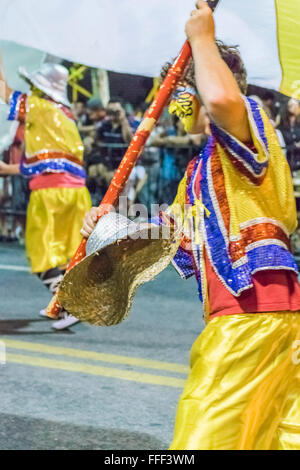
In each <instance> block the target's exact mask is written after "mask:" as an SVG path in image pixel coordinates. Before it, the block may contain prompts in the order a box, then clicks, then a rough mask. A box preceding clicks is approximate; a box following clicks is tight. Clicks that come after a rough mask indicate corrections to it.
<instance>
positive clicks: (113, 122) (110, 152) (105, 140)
mask: <svg viewBox="0 0 300 470" xmlns="http://www.w3.org/2000/svg"><path fill="white" fill-rule="evenodd" d="M106 114H107V117H106V119H104V120H103V121H102V122H101V123H100V124H99V125H97V131H96V136H95V140H94V144H93V146H92V149H91V152H90V153H89V155H88V157H87V165H88V175H89V182H88V188H89V189H90V191H91V193H92V200H93V203H99V202H100V201H101V199H102V197H103V196H104V194H105V191H106V189H107V188H108V186H109V183H110V181H111V179H112V177H113V174H114V172H115V170H116V169H117V168H118V166H119V165H120V163H121V160H122V158H123V155H124V153H125V151H126V147H127V145H128V144H129V143H130V141H131V139H132V137H133V132H132V129H131V127H130V124H129V122H128V119H127V117H126V112H125V109H124V108H123V106H122V101H121V100H120V99H119V98H117V99H112V100H111V101H110V102H109V104H108V106H107V110H106ZM84 143H85V145H86V140H85V141H84ZM114 145H115V146H114ZM95 191H96V192H95ZM96 199H97V200H96Z"/></svg>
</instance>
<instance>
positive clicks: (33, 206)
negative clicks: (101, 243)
mask: <svg viewBox="0 0 300 470" xmlns="http://www.w3.org/2000/svg"><path fill="white" fill-rule="evenodd" d="M90 207H91V198H90V195H89V192H88V190H87V188H50V189H39V190H37V191H32V193H31V195H30V201H29V205H28V210H27V225H26V251H27V256H28V258H29V261H30V264H31V269H32V272H34V273H38V272H44V271H47V270H48V269H51V268H55V267H57V266H64V265H66V264H67V263H68V261H69V260H70V259H71V258H72V256H73V255H74V254H75V251H76V249H77V248H78V245H79V243H80V240H81V235H80V229H81V227H82V222H83V217H84V214H85V212H86V211H88V210H89V209H90Z"/></svg>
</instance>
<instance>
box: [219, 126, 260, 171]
mask: <svg viewBox="0 0 300 470" xmlns="http://www.w3.org/2000/svg"><path fill="white" fill-rule="evenodd" d="M210 127H211V131H212V133H213V135H214V136H215V137H216V139H217V140H218V142H220V144H221V145H222V147H226V148H228V150H229V152H233V153H234V155H233V156H235V155H236V156H237V157H240V158H241V159H242V160H243V161H244V162H245V163H247V164H248V165H249V166H250V168H249V169H251V170H252V171H253V172H254V175H255V176H261V175H262V173H263V171H264V169H265V168H267V167H268V164H269V163H268V161H265V162H263V163H260V162H258V161H257V160H256V159H255V158H254V156H253V153H252V152H251V151H250V150H248V149H247V148H246V147H243V146H242V145H240V143H239V142H238V141H237V140H235V139H233V138H232V137H231V136H230V135H229V134H227V133H226V132H225V131H223V130H222V129H220V128H218V127H217V126H216V125H215V124H211V126H210ZM242 163H243V162H242ZM246 168H247V167H246Z"/></svg>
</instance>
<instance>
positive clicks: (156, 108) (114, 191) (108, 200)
mask: <svg viewBox="0 0 300 470" xmlns="http://www.w3.org/2000/svg"><path fill="white" fill-rule="evenodd" d="M218 2H219V0H209V1H208V4H209V6H210V7H211V8H212V10H214V9H215V8H216V6H217V4H218ZM191 57H192V50H191V46H190V44H189V42H188V41H186V42H185V43H184V46H183V48H182V49H181V52H180V53H179V55H178V57H177V59H176V60H175V62H174V64H173V65H172V67H171V68H170V70H169V72H168V74H167V76H166V78H165V80H164V82H163V83H162V85H161V87H160V89H159V91H158V93H157V95H156V97H155V99H154V101H153V103H152V105H151V106H150V108H149V109H148V110H147V112H146V114H145V116H144V118H143V121H142V122H141V124H140V126H139V128H138V129H137V131H136V133H135V135H134V137H133V139H132V141H131V143H130V146H129V147H128V150H127V152H126V153H125V155H124V157H123V159H122V161H121V163H120V166H119V168H118V169H117V171H116V173H115V175H114V177H113V179H112V181H111V183H110V186H109V188H108V190H107V192H106V194H105V196H104V198H103V200H102V202H101V204H100V206H99V207H100V216H99V218H101V217H102V216H103V215H105V214H106V213H108V212H109V210H108V206H110V207H111V206H116V205H117V204H118V201H119V197H120V195H121V194H122V192H123V191H124V189H125V186H126V183H127V181H128V179H129V176H130V174H131V172H132V169H133V168H134V166H135V164H136V162H137V160H138V158H139V157H140V155H141V153H142V152H143V149H144V147H145V144H146V142H147V139H148V137H149V136H150V134H151V132H152V130H153V129H154V127H155V125H156V123H157V121H158V120H159V118H160V116H161V114H162V112H163V110H164V108H165V106H166V105H167V103H168V102H169V100H170V98H171V95H172V93H173V91H174V90H175V89H176V87H177V85H178V83H179V81H180V79H181V77H182V76H183V73H184V71H185V69H186V67H187V65H188V63H189V61H190V59H191ZM86 242H87V240H86V239H83V240H82V242H81V243H80V245H79V247H78V249H77V251H76V253H75V255H74V257H73V259H72V260H71V262H70V263H69V265H68V267H67V272H69V271H70V270H71V269H72V268H74V266H76V265H77V264H78V263H80V261H82V260H83V258H84V257H85V255H86V251H85V247H86ZM61 310H62V306H61V305H60V303H59V301H58V292H57V293H56V294H55V295H54V297H53V298H52V300H51V301H50V303H49V305H48V307H47V315H48V316H49V317H52V318H57V317H58V316H59V314H60V312H61Z"/></svg>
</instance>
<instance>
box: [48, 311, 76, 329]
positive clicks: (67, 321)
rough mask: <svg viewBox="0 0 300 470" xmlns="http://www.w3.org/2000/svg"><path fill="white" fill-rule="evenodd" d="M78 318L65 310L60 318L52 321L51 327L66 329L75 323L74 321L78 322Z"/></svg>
mask: <svg viewBox="0 0 300 470" xmlns="http://www.w3.org/2000/svg"><path fill="white" fill-rule="evenodd" d="M79 321H80V320H78V318H75V317H73V315H70V314H69V313H67V312H64V318H63V319H62V320H58V321H56V322H54V323H53V325H52V328H54V330H66V329H67V328H69V327H70V326H72V325H75V324H76V323H79Z"/></svg>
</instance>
